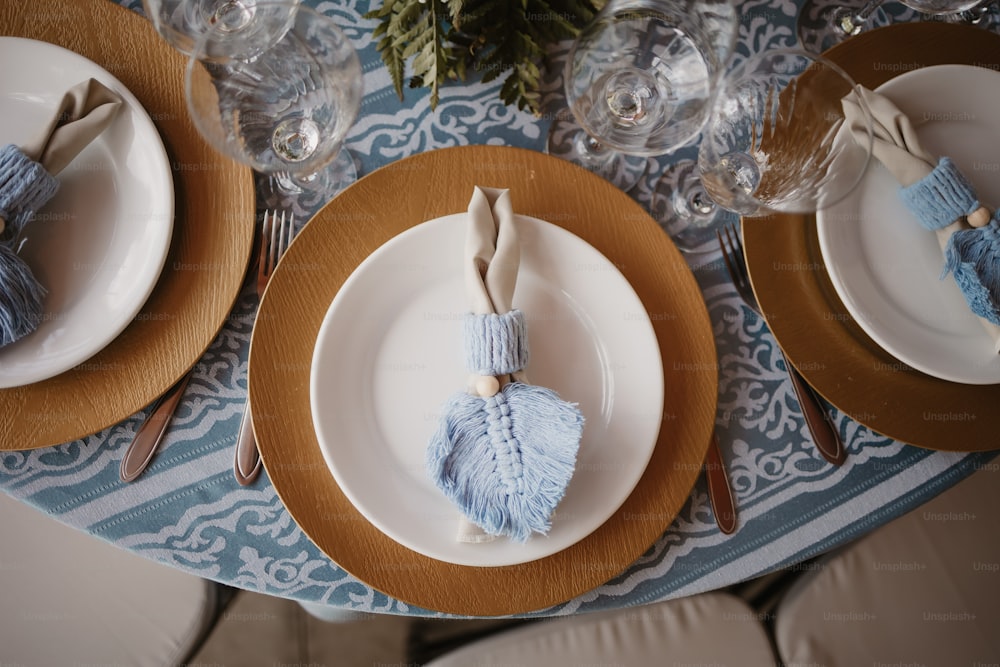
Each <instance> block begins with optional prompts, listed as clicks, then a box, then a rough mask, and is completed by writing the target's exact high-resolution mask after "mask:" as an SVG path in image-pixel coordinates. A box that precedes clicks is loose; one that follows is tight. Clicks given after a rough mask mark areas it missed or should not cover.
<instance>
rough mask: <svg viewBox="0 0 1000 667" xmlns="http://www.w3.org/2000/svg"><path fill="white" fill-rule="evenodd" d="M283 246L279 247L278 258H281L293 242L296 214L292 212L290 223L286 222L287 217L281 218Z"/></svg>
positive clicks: (289, 216) (289, 218)
mask: <svg viewBox="0 0 1000 667" xmlns="http://www.w3.org/2000/svg"><path fill="white" fill-rule="evenodd" d="M281 222H282V225H281V247H279V248H278V258H279V259H280V258H281V256H282V255H284V254H285V251H286V250H288V246H289V245H291V243H292V230H293V229H294V228H295V214H294V213H290V214H289V215H288V224H285V218H284V216H282V218H281Z"/></svg>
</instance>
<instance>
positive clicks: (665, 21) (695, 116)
mask: <svg viewBox="0 0 1000 667" xmlns="http://www.w3.org/2000/svg"><path fill="white" fill-rule="evenodd" d="M738 28H739V18H738V14H737V12H736V10H735V8H734V6H733V4H732V3H730V2H728V1H727V0H610V1H609V2H608V3H607V5H605V6H604V8H603V9H602V10H601V11H600V12H599V13H598V14H597V16H596V17H595V18H594V20H593V21H591V22H590V23H589V24H588V25H587V26H586V27H585V28H584V29H583V30H582V31H581V32H580V34H579V35H578V37H577V39H576V40H575V41H574V43H573V46H572V48H571V49H570V52H569V56H568V58H567V61H566V67H565V70H564V73H563V84H564V87H565V92H566V102H567V104H568V106H569V110H570V111H571V112H572V116H573V121H569V120H562V121H557V122H555V123H553V124H552V129H551V131H550V133H549V144H548V150H549V153H550V154H553V155H558V156H559V157H563V158H565V159H569V160H571V161H573V162H576V163H577V164H580V165H582V166H585V167H588V168H590V169H593V170H596V171H599V172H600V173H602V174H603V175H605V177H606V178H609V179H610V180H612V181H613V182H615V183H616V185H618V186H619V187H620V188H621V189H625V190H627V189H629V188H630V187H631V186H632V185H634V184H635V182H637V181H638V179H639V178H640V177H641V176H642V173H643V171H644V170H645V165H646V162H647V160H646V158H647V157H649V156H656V155H663V154H665V153H669V152H671V151H673V150H675V149H677V148H679V147H681V146H683V145H685V144H687V143H690V142H692V141H693V140H694V139H695V138H696V137H697V136H698V132H699V131H700V130H701V127H702V126H703V125H704V123H705V119H706V118H707V117H708V110H709V108H710V107H711V100H712V96H713V94H714V91H715V87H716V84H717V82H718V80H719V78H720V76H721V75H722V73H723V72H724V70H725V65H726V63H727V62H728V60H729V57H730V55H731V53H732V51H733V48H734V47H735V44H736V36H737V30H738ZM574 121H575V122H574Z"/></svg>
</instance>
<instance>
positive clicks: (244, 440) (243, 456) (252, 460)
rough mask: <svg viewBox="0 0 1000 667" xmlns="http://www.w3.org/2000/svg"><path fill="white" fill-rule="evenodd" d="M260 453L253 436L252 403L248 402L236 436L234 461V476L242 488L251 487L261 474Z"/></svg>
mask: <svg viewBox="0 0 1000 667" xmlns="http://www.w3.org/2000/svg"><path fill="white" fill-rule="evenodd" d="M260 464H261V461H260V452H258V451H257V440H256V439H255V438H254V435H253V417H251V416H250V403H249V402H247V404H246V408H245V409H244V410H243V419H242V421H240V432H239V434H237V436H236V456H235V457H234V460H233V474H234V475H235V476H236V481H237V482H239V483H240V485H241V486H249V485H250V484H253V481H254V480H255V479H257V475H259V474H260Z"/></svg>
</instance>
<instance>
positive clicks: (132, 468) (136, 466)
mask: <svg viewBox="0 0 1000 667" xmlns="http://www.w3.org/2000/svg"><path fill="white" fill-rule="evenodd" d="M192 373H194V369H191V370H190V371H188V372H187V373H185V374H184V377H182V378H181V379H180V380H178V381H177V383H176V384H174V386H173V387H171V388H170V389H168V390H167V393H165V394H163V396H161V397H160V398H159V400H158V401H157V402H156V405H155V406H154V407H153V411H152V412H151V413H150V415H149V417H147V418H146V421H145V422H143V424H142V426H140V427H139V430H138V431H137V432H136V434H135V437H134V438H133V439H132V442H131V443H129V446H128V450H126V452H125V458H123V459H122V463H121V466H120V467H119V469H118V476H119V477H121V480H122V481H123V482H131V481H133V480H135V479H136V478H137V477H139V475H141V474H142V471H143V470H145V469H146V466H148V465H149V462H150V461H151V460H152V459H153V454H155V453H156V449H157V447H159V446H160V441H161V440H162V439H163V434H164V433H166V432H167V426H169V425H170V420H171V419H172V418H173V416H174V410H176V409H177V402H178V401H180V399H181V396H183V395H184V390H185V389H186V388H187V385H188V381H190V380H191V375H192Z"/></svg>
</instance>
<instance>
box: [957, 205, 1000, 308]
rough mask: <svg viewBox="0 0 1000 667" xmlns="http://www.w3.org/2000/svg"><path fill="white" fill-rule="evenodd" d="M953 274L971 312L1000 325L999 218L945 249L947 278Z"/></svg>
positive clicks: (966, 233)
mask: <svg viewBox="0 0 1000 667" xmlns="http://www.w3.org/2000/svg"><path fill="white" fill-rule="evenodd" d="M948 273H951V274H952V275H953V276H954V278H955V282H956V283H958V286H959V288H960V289H961V290H962V294H963V296H965V301H966V303H968V304H969V309H970V310H972V312H974V313H975V314H976V315H978V316H979V317H982V318H983V319H985V320H988V321H990V322H992V323H993V324H998V325H1000V215H998V214H994V216H993V219H992V220H990V222H989V224H988V225H986V226H984V227H973V228H971V229H963V230H960V231H957V232H955V233H954V234H952V235H951V237H950V238H949V239H948V245H947V247H946V248H945V267H944V275H947V274H948Z"/></svg>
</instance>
